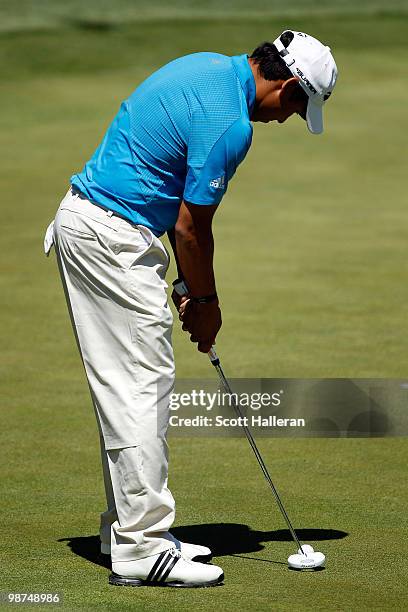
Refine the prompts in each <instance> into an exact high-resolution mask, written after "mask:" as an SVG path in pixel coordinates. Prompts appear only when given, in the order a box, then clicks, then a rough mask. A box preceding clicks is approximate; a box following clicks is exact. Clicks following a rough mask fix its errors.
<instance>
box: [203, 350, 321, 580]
mask: <svg viewBox="0 0 408 612" xmlns="http://www.w3.org/2000/svg"><path fill="white" fill-rule="evenodd" d="M208 357H209V358H210V361H211V363H212V365H213V366H214V367H215V369H216V370H217V373H218V376H219V378H220V381H221V384H222V386H223V387H224V389H225V391H226V392H227V393H228V394H229V395H230V396H231V399H232V400H233V401H232V404H233V407H234V410H235V412H236V414H237V415H238V416H239V417H242V420H241V421H240V422H241V423H245V420H244V418H243V417H244V415H243V413H242V411H241V408H240V407H239V404H238V403H237V402H236V401H235V397H234V395H233V393H232V390H231V387H230V384H229V382H228V380H227V379H226V377H225V374H224V372H223V369H222V367H221V362H220V359H219V357H218V355H217V353H216V351H215V348H214V347H212V348H211V350H210V351H209V353H208ZM242 427H243V429H244V432H245V435H246V437H247V439H248V442H249V444H250V445H251V448H252V450H253V451H254V455H255V457H256V459H257V461H258V463H259V466H260V468H261V470H262V472H263V475H264V476H265V479H266V481H267V483H268V484H269V486H270V488H271V490H272V493H273V495H274V497H275V500H276V503H277V504H278V507H279V510H280V511H281V514H282V516H283V518H284V519H285V522H286V525H287V526H288V529H289V531H290V533H291V535H292V538H293V540H294V541H295V543H296V545H297V547H298V551H297V553H295V554H293V555H290V557H289V558H288V565H289V567H290V568H292V569H297V570H303V569H315V568H317V567H322V565H323V564H324V562H325V560H326V557H325V556H324V554H323V553H321V552H315V551H314V550H313V548H312V547H311V546H309V545H308V544H303V545H302V544H301V543H300V541H299V538H298V537H297V535H296V531H295V530H294V528H293V526H292V523H291V522H290V519H289V517H288V515H287V512H286V510H285V507H284V505H283V503H282V500H281V498H280V497H279V493H278V491H277V489H276V487H275V485H274V484H273V482H272V478H271V477H270V475H269V472H268V469H267V467H266V465H265V462H264V460H263V459H262V456H261V453H260V452H259V450H258V447H257V445H256V442H255V440H254V437H253V435H252V433H251V430H250V429H249V427H248V426H247V425H245V424H243V425H242Z"/></svg>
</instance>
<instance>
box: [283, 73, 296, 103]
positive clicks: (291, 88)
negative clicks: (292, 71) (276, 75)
mask: <svg viewBox="0 0 408 612" xmlns="http://www.w3.org/2000/svg"><path fill="white" fill-rule="evenodd" d="M298 83H299V79H298V78H296V77H292V78H290V79H287V80H286V81H283V83H282V87H281V91H280V94H279V95H280V100H281V105H283V104H287V103H288V102H290V101H291V100H292V97H293V95H294V93H295V91H296V90H297V85H298Z"/></svg>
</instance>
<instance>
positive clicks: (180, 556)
mask: <svg viewBox="0 0 408 612" xmlns="http://www.w3.org/2000/svg"><path fill="white" fill-rule="evenodd" d="M169 553H170V554H171V556H172V557H177V558H178V559H183V561H185V562H186V563H192V561H191V559H188V558H187V557H185V556H184V555H183V553H182V552H181V550H179V549H178V548H170V549H169Z"/></svg>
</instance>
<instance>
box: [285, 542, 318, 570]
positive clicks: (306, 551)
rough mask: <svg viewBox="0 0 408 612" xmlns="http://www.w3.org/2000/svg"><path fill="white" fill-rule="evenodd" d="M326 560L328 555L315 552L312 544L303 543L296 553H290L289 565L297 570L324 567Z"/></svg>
mask: <svg viewBox="0 0 408 612" xmlns="http://www.w3.org/2000/svg"><path fill="white" fill-rule="evenodd" d="M325 561H326V557H325V556H324V554H323V553H321V552H315V551H314V550H313V548H312V547H311V546H309V545H308V544H303V545H302V548H301V549H300V548H299V550H298V551H297V553H296V554H295V555H290V557H289V558H288V565H289V567H290V568H292V569H297V570H304V569H315V568H316V567H322V566H323V565H324V562H325Z"/></svg>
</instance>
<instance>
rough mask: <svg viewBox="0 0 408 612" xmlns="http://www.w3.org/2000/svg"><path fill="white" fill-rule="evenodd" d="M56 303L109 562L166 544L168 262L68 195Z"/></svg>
mask: <svg viewBox="0 0 408 612" xmlns="http://www.w3.org/2000/svg"><path fill="white" fill-rule="evenodd" d="M53 237H54V243H55V251H56V256H57V261H58V266H59V270H60V274H61V279H62V283H63V285H64V291H65V296H66V299H67V304H68V309H69V312H70V316H71V321H72V325H73V328H74V332H75V335H76V339H77V343H78V347H79V350H80V353H81V357H82V360H83V364H84V367H85V372H86V376H87V380H88V383H89V388H90V391H91V396H92V400H93V404H94V409H95V413H96V417H97V421H98V426H99V431H100V436H101V454H102V464H103V473H104V481H105V490H106V498H107V503H108V510H107V511H106V512H104V513H103V514H102V515H101V539H102V541H103V542H104V543H105V544H109V541H110V542H111V548H112V560H113V561H131V560H135V559H139V558H142V557H147V556H150V555H154V554H157V553H159V552H161V551H163V550H166V549H168V548H170V547H171V546H173V542H172V540H171V539H170V536H169V534H168V529H169V528H170V526H171V525H172V523H173V521H174V516H175V504H174V499H173V497H172V495H171V493H170V491H169V489H168V488H167V472H168V456H167V442H166V432H167V427H168V419H169V395H170V393H171V391H172V388H173V384H174V359H173V350H172V345H171V328H172V314H171V311H170V307H169V305H168V303H167V295H166V288H167V285H166V282H165V280H164V278H165V274H166V271H167V268H168V264H169V255H168V253H167V251H166V249H165V247H164V246H163V244H162V243H161V241H160V240H159V239H158V238H157V237H155V236H154V235H153V234H152V233H151V232H150V230H149V229H147V228H146V227H143V226H136V225H132V224H131V223H128V222H127V221H125V220H124V219H121V218H119V217H117V216H114V215H112V213H111V212H110V211H109V212H108V211H105V210H103V209H101V208H100V207H98V206H96V205H94V204H92V203H91V202H89V201H88V200H87V199H85V198H84V197H83V196H81V197H80V196H79V195H78V194H73V193H72V191H71V190H69V191H68V193H67V195H66V196H65V198H64V199H63V201H62V202H61V205H60V207H59V209H58V212H57V215H56V217H55V223H54V233H53Z"/></svg>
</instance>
